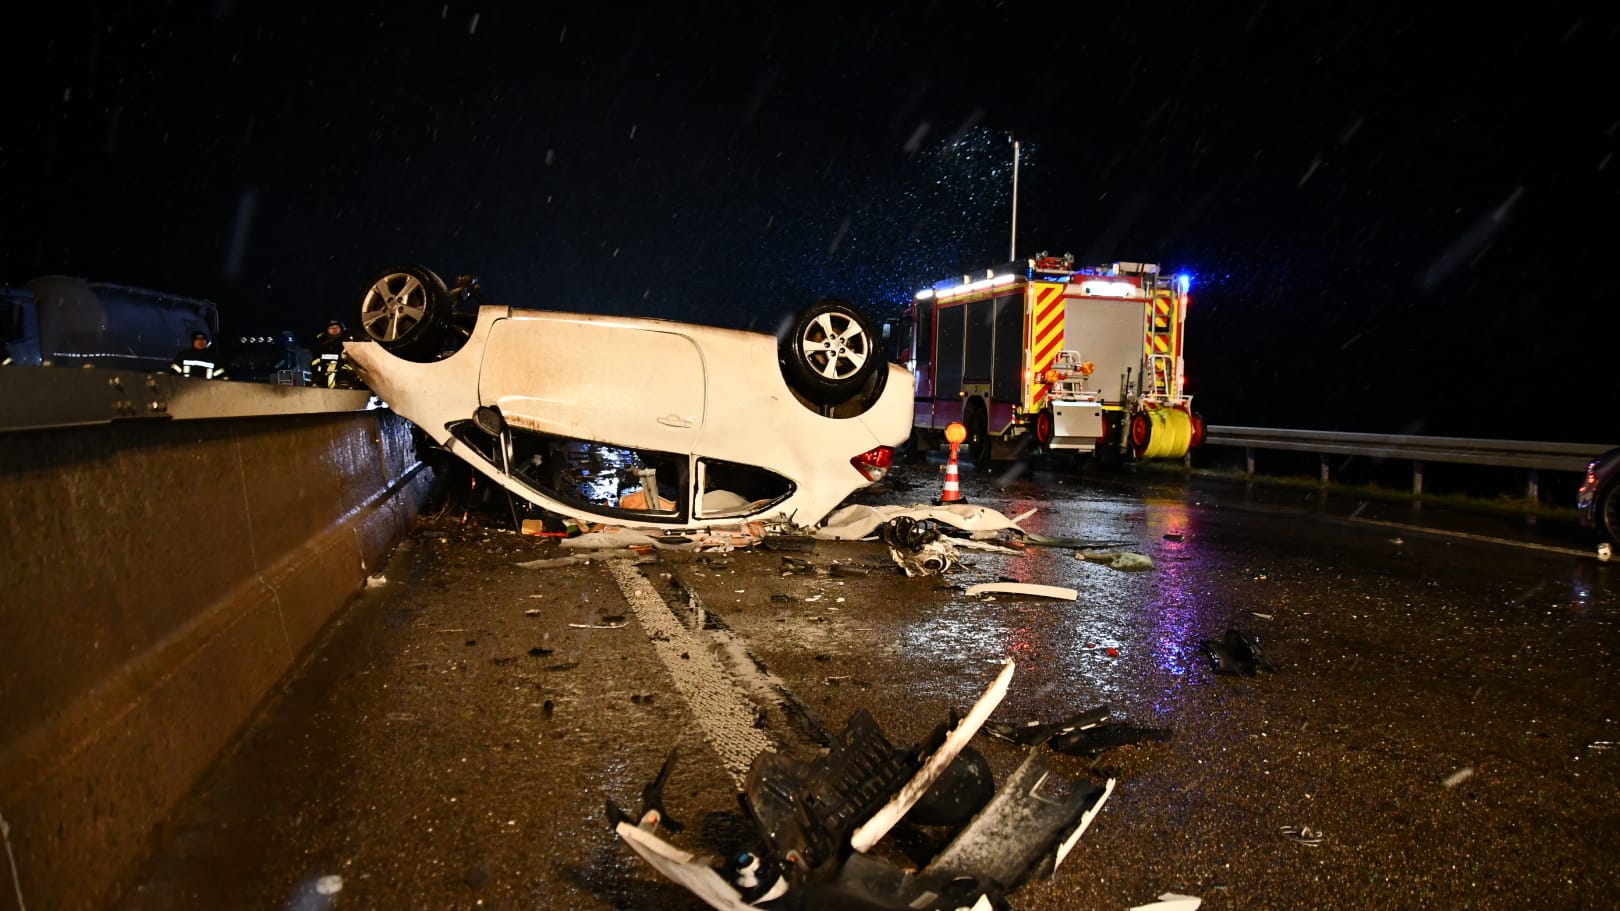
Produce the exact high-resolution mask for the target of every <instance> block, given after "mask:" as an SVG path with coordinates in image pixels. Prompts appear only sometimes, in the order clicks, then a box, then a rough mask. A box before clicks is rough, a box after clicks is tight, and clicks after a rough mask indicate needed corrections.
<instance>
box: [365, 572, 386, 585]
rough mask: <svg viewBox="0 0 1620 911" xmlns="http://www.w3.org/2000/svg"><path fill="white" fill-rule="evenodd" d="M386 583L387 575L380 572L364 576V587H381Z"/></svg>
mask: <svg viewBox="0 0 1620 911" xmlns="http://www.w3.org/2000/svg"><path fill="white" fill-rule="evenodd" d="M387 584H388V577H387V576H385V575H383V574H382V573H378V574H376V575H375V576H367V577H366V588H381V587H382V586H384V585H387Z"/></svg>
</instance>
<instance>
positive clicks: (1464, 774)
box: [1440, 766, 1474, 788]
mask: <svg viewBox="0 0 1620 911" xmlns="http://www.w3.org/2000/svg"><path fill="white" fill-rule="evenodd" d="M1473 777H1474V769H1473V766H1465V767H1463V768H1460V769H1458V770H1457V771H1455V772H1452V773H1451V774H1450V775H1447V776H1446V779H1445V780H1444V781H1442V782H1440V783H1441V784H1443V785H1445V786H1446V787H1448V788H1455V787H1456V786H1457V785H1460V784H1462V783H1463V782H1465V781H1467V780H1468V779H1470V778H1473Z"/></svg>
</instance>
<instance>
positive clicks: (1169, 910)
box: [1130, 892, 1204, 911]
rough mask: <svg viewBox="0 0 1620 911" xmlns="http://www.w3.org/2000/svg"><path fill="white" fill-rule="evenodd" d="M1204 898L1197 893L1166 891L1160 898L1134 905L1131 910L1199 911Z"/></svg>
mask: <svg viewBox="0 0 1620 911" xmlns="http://www.w3.org/2000/svg"><path fill="white" fill-rule="evenodd" d="M1203 903H1204V900H1203V899H1201V898H1199V897H1198V896H1196V895H1182V894H1180V893H1177V892H1166V893H1164V894H1163V895H1160V896H1159V900H1158V901H1156V902H1153V903H1151V904H1147V905H1132V906H1131V909H1130V911H1198V906H1199V905H1201V904H1203Z"/></svg>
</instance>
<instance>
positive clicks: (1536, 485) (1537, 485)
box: [1524, 468, 1541, 502]
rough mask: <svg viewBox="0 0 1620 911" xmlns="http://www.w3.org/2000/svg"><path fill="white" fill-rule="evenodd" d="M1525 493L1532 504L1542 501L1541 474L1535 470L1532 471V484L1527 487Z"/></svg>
mask: <svg viewBox="0 0 1620 911" xmlns="http://www.w3.org/2000/svg"><path fill="white" fill-rule="evenodd" d="M1524 493H1525V496H1527V497H1529V498H1530V500H1531V501H1532V502H1539V501H1540V500H1541V474H1540V472H1539V471H1537V470H1536V469H1534V468H1532V469H1530V482H1529V483H1528V484H1527V485H1525V491H1524Z"/></svg>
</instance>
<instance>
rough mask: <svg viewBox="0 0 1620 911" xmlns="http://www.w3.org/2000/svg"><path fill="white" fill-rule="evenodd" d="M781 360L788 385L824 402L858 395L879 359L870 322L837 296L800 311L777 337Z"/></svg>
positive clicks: (824, 403)
mask: <svg viewBox="0 0 1620 911" xmlns="http://www.w3.org/2000/svg"><path fill="white" fill-rule="evenodd" d="M780 359H781V362H782V376H783V378H784V379H786V380H787V382H788V385H790V386H792V387H793V388H794V389H795V390H796V391H797V392H798V393H799V394H800V395H803V396H804V397H805V398H807V399H809V400H811V401H813V402H817V403H819V404H823V405H831V404H836V403H839V402H843V401H847V400H848V399H850V398H853V397H854V396H856V395H858V394H860V392H861V391H862V389H863V388H864V387H865V386H866V383H867V380H869V379H871V377H872V374H873V373H874V372H876V371H877V369H878V368H879V367H881V366H882V362H883V356H882V354H881V353H880V348H879V345H878V337H877V333H876V331H875V327H874V326H873V324H872V321H871V320H869V319H867V318H866V316H865V315H864V314H862V313H861V312H860V311H858V310H856V309H855V308H854V307H853V306H852V305H850V304H849V303H848V302H847V301H839V300H822V301H817V302H816V303H814V304H811V305H810V306H808V307H806V308H804V309H803V310H801V311H799V314H798V315H797V316H795V317H794V319H793V323H792V325H791V326H789V328H788V331H787V334H786V336H785V337H783V338H782V340H781V348H780Z"/></svg>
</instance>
